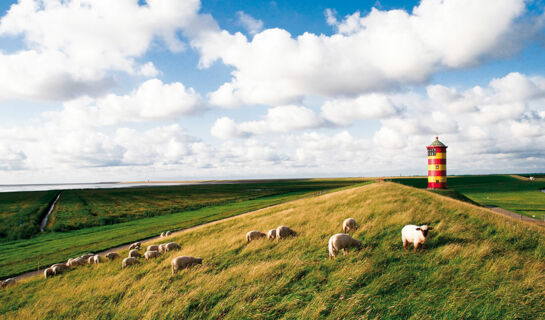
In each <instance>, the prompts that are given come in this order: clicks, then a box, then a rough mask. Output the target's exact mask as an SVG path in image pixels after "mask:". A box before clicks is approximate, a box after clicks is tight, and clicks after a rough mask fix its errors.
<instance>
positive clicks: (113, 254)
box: [105, 252, 119, 260]
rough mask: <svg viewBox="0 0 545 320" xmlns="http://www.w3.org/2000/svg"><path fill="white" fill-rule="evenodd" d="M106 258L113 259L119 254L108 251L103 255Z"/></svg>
mask: <svg viewBox="0 0 545 320" xmlns="http://www.w3.org/2000/svg"><path fill="white" fill-rule="evenodd" d="M105 257H106V259H108V260H114V259H117V258H119V254H118V253H117V252H109V253H107V254H106V255H105Z"/></svg>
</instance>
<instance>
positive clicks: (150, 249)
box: [146, 244, 159, 251]
mask: <svg viewBox="0 0 545 320" xmlns="http://www.w3.org/2000/svg"><path fill="white" fill-rule="evenodd" d="M146 251H159V246H158V245H156V244H154V245H151V246H148V247H147V248H146Z"/></svg>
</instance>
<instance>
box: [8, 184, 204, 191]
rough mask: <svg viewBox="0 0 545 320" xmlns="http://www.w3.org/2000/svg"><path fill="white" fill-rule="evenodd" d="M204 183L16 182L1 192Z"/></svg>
mask: <svg viewBox="0 0 545 320" xmlns="http://www.w3.org/2000/svg"><path fill="white" fill-rule="evenodd" d="M202 183H203V182H157V183H145V182H140V183H121V182H101V183H67V184H14V185H0V192H15V191H46V190H70V189H107V188H134V187H160V186H182V185H195V184H202Z"/></svg>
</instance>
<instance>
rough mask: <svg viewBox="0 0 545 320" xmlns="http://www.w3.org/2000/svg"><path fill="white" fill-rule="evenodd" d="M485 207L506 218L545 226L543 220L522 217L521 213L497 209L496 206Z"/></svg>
mask: <svg viewBox="0 0 545 320" xmlns="http://www.w3.org/2000/svg"><path fill="white" fill-rule="evenodd" d="M484 207H485V208H488V209H490V210H492V211H494V212H495V213H499V214H501V215H503V216H506V217H509V218H511V219H515V220H520V221H528V222H532V223H535V224H539V225H542V226H545V221H542V220H539V219H534V218H530V217H527V216H523V215H521V214H519V213H516V212H513V211H509V210H505V209H502V208H500V207H495V206H484Z"/></svg>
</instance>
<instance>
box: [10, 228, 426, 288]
mask: <svg viewBox="0 0 545 320" xmlns="http://www.w3.org/2000/svg"><path fill="white" fill-rule="evenodd" d="M357 228H358V227H357V224H356V220H354V219H353V218H347V219H345V220H344V222H343V226H342V230H343V233H337V234H335V235H333V236H331V237H330V238H329V242H328V250H329V259H332V258H336V257H337V255H338V253H339V251H341V250H342V251H343V254H344V255H346V253H347V251H348V249H350V248H352V247H354V248H361V247H362V243H361V241H359V240H357V239H354V238H352V237H351V236H350V235H349V233H350V231H352V230H356V229H357ZM432 229H433V228H432V227H429V226H427V225H422V226H415V225H406V226H405V227H403V229H402V230H401V240H402V242H403V248H404V249H405V251H407V248H408V246H409V244H411V243H412V244H413V246H414V252H415V253H416V252H417V249H418V247H419V246H420V247H421V248H422V250H423V249H424V246H425V243H426V237H427V235H428V231H430V230H432ZM170 235H171V232H170V231H166V232H163V233H161V236H160V237H161V238H164V237H168V236H170ZM295 236H297V232H295V231H294V230H292V229H291V228H290V227H287V226H279V227H278V228H276V229H271V230H269V232H267V234H265V233H262V232H260V231H255V230H254V231H249V232H248V233H246V241H247V242H248V243H249V242H251V241H253V240H257V239H260V238H265V237H267V239H269V240H274V239H278V240H279V241H280V240H282V239H285V238H288V237H295ZM180 249H181V247H180V245H178V244H177V243H175V242H168V243H162V244H158V245H157V244H154V245H149V246H148V247H147V248H146V252H145V253H144V255H143V256H144V258H145V259H146V260H150V259H153V258H156V257H159V256H160V255H162V254H163V253H166V252H168V251H173V250H180ZM139 250H142V244H141V242H135V243H133V244H131V245H130V246H129V254H128V257H126V258H124V259H123V260H122V262H121V268H122V269H125V268H127V267H128V266H131V265H134V264H137V263H139V260H138V259H140V258H142V254H141V253H140V252H139ZM104 258H106V260H107V261H113V260H115V259H117V258H120V255H119V254H118V253H116V252H109V253H107V254H105V255H104ZM101 262H102V259H101V256H100V255H98V254H92V253H88V254H84V255H82V256H80V257H77V258H70V259H68V261H67V262H66V263H55V264H53V265H52V266H50V267H49V268H47V269H45V270H44V277H45V278H49V277H53V276H56V275H59V274H61V273H63V272H65V271H66V270H69V269H71V268H76V267H78V266H83V265H86V264H96V263H101ZM197 264H202V259H201V258H196V257H190V256H179V257H175V258H174V259H172V261H171V268H172V274H175V273H176V272H177V271H178V270H181V269H184V268H190V267H192V266H195V265H197ZM14 283H15V279H13V278H9V279H6V280H4V281H1V282H0V287H1V288H4V287H7V286H9V285H12V284H14Z"/></svg>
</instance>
